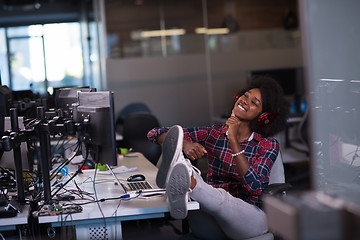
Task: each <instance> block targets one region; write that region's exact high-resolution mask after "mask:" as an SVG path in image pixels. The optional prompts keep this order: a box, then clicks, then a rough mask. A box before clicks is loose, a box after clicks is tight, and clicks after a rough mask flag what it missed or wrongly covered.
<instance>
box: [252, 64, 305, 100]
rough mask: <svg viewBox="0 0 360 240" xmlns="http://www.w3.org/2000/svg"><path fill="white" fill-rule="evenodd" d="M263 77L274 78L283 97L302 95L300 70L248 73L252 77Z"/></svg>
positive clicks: (289, 69) (283, 69) (301, 73)
mask: <svg viewBox="0 0 360 240" xmlns="http://www.w3.org/2000/svg"><path fill="white" fill-rule="evenodd" d="M259 75H265V76H269V77H272V78H274V79H275V80H276V81H278V83H279V84H280V85H281V86H282V88H283V90H284V95H288V96H290V95H291V96H295V95H303V94H304V92H305V90H304V89H305V87H304V84H305V80H304V73H303V69H302V68H282V69H269V70H259V71H252V72H250V79H251V77H253V76H259Z"/></svg>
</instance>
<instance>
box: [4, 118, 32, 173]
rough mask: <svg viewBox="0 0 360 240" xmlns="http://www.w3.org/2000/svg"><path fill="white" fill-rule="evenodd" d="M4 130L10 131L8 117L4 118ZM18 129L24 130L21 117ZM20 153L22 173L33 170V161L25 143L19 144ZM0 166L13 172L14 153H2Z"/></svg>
mask: <svg viewBox="0 0 360 240" xmlns="http://www.w3.org/2000/svg"><path fill="white" fill-rule="evenodd" d="M4 120H5V121H4V130H5V131H10V130H11V119H10V117H5V118H4ZM18 123H19V128H20V129H22V130H23V129H24V122H23V117H18ZM20 151H21V162H22V170H23V171H32V170H33V166H32V163H33V159H32V157H31V156H30V155H31V154H29V151H28V147H27V143H26V142H22V143H21V144H20ZM0 166H1V167H3V168H6V169H10V170H15V160H14V153H13V150H10V151H4V153H3V155H2V157H1V159H0Z"/></svg>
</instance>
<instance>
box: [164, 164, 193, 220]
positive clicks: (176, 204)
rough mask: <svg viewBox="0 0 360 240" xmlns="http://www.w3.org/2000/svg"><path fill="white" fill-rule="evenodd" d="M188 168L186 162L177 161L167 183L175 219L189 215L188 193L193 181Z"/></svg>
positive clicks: (171, 213) (170, 206)
mask: <svg viewBox="0 0 360 240" xmlns="http://www.w3.org/2000/svg"><path fill="white" fill-rule="evenodd" d="M188 168H189V167H188V166H187V165H186V164H184V163H181V162H179V163H177V164H176V165H175V166H174V168H173V169H172V171H171V173H170V176H169V180H168V183H167V185H166V193H167V195H168V202H169V211H170V215H171V217H173V218H175V219H184V218H186V216H187V205H186V202H187V200H188V194H187V193H188V191H189V188H190V183H191V179H190V177H191V176H190V175H189V169H188Z"/></svg>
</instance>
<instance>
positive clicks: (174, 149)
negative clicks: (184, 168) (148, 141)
mask: <svg viewBox="0 0 360 240" xmlns="http://www.w3.org/2000/svg"><path fill="white" fill-rule="evenodd" d="M183 138H184V132H183V130H182V128H181V127H180V126H179V125H175V126H173V127H171V128H170V130H169V131H168V132H167V134H166V137H165V139H164V142H163V144H162V161H161V164H160V166H159V170H158V173H157V175H156V185H158V187H160V188H165V187H166V181H167V178H168V173H169V170H170V167H171V165H173V163H174V162H176V161H177V159H178V158H179V157H180V156H181V155H182V145H183Z"/></svg>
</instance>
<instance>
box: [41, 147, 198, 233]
mask: <svg viewBox="0 0 360 240" xmlns="http://www.w3.org/2000/svg"><path fill="white" fill-rule="evenodd" d="M118 165H119V166H120V165H124V166H126V167H127V168H133V167H136V168H137V169H138V171H137V172H130V173H123V174H117V177H118V178H119V179H127V177H128V176H130V175H133V174H135V173H141V174H143V175H145V176H146V180H147V181H148V182H149V183H150V184H151V185H152V186H153V187H156V183H155V179H156V173H157V168H156V167H155V166H154V165H153V164H151V163H150V162H149V161H148V160H147V159H146V158H145V157H144V156H143V155H142V154H139V153H137V154H136V155H129V156H128V157H126V156H125V157H122V158H120V159H118ZM93 175H94V174H93V173H91V174H90V173H84V174H80V175H79V176H77V177H76V178H75V179H76V182H77V183H78V184H81V183H82V184H81V185H80V188H81V189H82V190H84V191H87V192H91V193H93V192H94V189H93V183H92V182H87V183H83V182H84V181H85V180H86V179H88V177H90V176H91V177H92V176H93ZM96 179H98V180H99V179H108V180H111V181H108V182H102V183H97V184H96V192H97V195H98V199H101V198H111V197H119V196H121V195H123V194H124V192H123V190H122V188H121V187H120V186H119V185H115V184H114V183H115V182H116V180H115V179H114V178H113V177H112V176H111V175H100V174H99V172H97V175H96ZM119 201H120V200H109V201H105V202H101V203H99V205H100V207H101V210H102V213H101V211H100V210H99V207H98V205H97V204H96V203H91V204H87V205H83V206H82V207H83V211H82V212H81V213H74V214H71V216H61V215H57V216H40V217H38V220H39V224H46V223H48V224H51V225H52V226H53V227H59V226H64V225H74V226H75V227H76V236H77V239H90V238H91V237H92V239H94V235H96V236H100V235H101V234H103V233H104V231H105V222H106V231H107V238H108V239H121V238H122V237H121V236H122V229H121V222H122V221H127V220H137V219H149V218H162V217H165V214H166V213H167V212H168V204H167V202H166V201H164V198H163V197H157V198H152V199H140V198H136V199H132V200H128V201H127V200H121V204H120V205H119ZM118 205H119V206H118ZM188 209H189V210H195V209H199V204H198V203H197V202H189V203H188ZM95 239H96V238H95Z"/></svg>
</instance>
